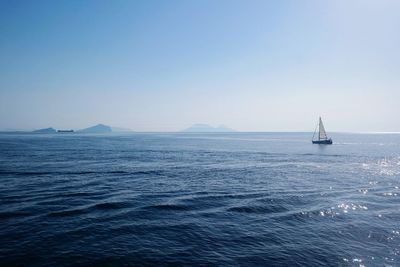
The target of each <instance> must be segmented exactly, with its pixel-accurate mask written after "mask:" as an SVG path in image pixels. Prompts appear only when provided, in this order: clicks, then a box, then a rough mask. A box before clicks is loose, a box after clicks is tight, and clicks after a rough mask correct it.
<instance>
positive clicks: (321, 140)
mask: <svg viewBox="0 0 400 267" xmlns="http://www.w3.org/2000/svg"><path fill="white" fill-rule="evenodd" d="M317 127H318V128H319V132H318V139H317V140H314V137H315V133H316V130H317V128H315V131H314V135H313V139H312V143H313V144H320V145H332V143H333V142H332V138H328V136H327V135H326V131H325V127H324V124H323V123H322V119H321V117H319V122H318V126H317Z"/></svg>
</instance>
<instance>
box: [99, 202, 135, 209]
mask: <svg viewBox="0 0 400 267" xmlns="http://www.w3.org/2000/svg"><path fill="white" fill-rule="evenodd" d="M128 206H129V204H128V203H127V202H105V203H99V204H96V205H94V208H96V209H100V210H115V209H124V208H126V207H128Z"/></svg>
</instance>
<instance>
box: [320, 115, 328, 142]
mask: <svg viewBox="0 0 400 267" xmlns="http://www.w3.org/2000/svg"><path fill="white" fill-rule="evenodd" d="M327 139H328V136H327V135H326V131H325V127H324V124H323V123H322V120H321V117H319V140H327Z"/></svg>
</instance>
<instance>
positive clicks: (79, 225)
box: [0, 133, 400, 266]
mask: <svg viewBox="0 0 400 267" xmlns="http://www.w3.org/2000/svg"><path fill="white" fill-rule="evenodd" d="M332 137H333V138H334V142H335V143H334V145H331V146H320V145H312V144H311V141H310V134H309V133H229V134H228V133H220V134H167V133H165V134H123V135H115V134H114V135H79V134H54V135H39V134H38V135H28V134H26V135H15V134H14V135H11V134H2V135H0V266H88V265H89V266H400V189H399V187H400V135H396V134H333V135H332Z"/></svg>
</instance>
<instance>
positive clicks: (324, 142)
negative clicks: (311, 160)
mask: <svg viewBox="0 0 400 267" xmlns="http://www.w3.org/2000/svg"><path fill="white" fill-rule="evenodd" d="M312 143H313V144H317V145H332V143H333V142H332V139H328V140H316V141H312Z"/></svg>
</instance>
